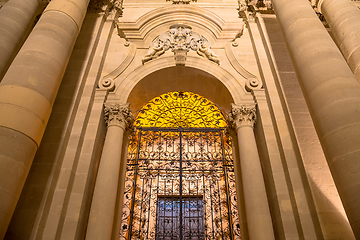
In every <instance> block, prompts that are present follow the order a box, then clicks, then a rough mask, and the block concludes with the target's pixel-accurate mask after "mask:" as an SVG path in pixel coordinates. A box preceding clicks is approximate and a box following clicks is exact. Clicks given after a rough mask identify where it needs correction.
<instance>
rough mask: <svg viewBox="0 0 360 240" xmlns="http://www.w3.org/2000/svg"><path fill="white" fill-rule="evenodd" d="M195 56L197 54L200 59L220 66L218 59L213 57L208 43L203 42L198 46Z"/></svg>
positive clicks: (213, 54)
mask: <svg viewBox="0 0 360 240" xmlns="http://www.w3.org/2000/svg"><path fill="white" fill-rule="evenodd" d="M196 53H197V54H199V55H200V56H202V57H207V58H208V59H209V60H211V61H213V62H215V63H217V64H220V60H219V58H218V57H217V56H216V55H215V53H214V52H213V51H211V50H210V48H209V46H208V43H207V42H203V43H202V44H200V45H199V49H198V50H197V51H196Z"/></svg>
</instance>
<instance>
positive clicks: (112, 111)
mask: <svg viewBox="0 0 360 240" xmlns="http://www.w3.org/2000/svg"><path fill="white" fill-rule="evenodd" d="M129 105H130V104H129V103H127V104H118V103H116V104H111V105H110V104H106V105H105V107H104V119H105V123H106V125H107V127H110V126H114V125H117V126H120V127H121V128H123V129H124V130H125V131H130V132H132V131H133V130H134V117H133V115H132V112H131V110H130V108H129Z"/></svg>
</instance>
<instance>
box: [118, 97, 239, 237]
mask: <svg viewBox="0 0 360 240" xmlns="http://www.w3.org/2000/svg"><path fill="white" fill-rule="evenodd" d="M179 95H180V96H179ZM181 95H182V96H181ZM195 95H196V94H193V93H182V92H173V93H168V94H164V95H162V96H160V97H158V98H155V99H153V100H152V101H150V103H149V104H147V105H146V106H145V107H144V108H143V110H144V111H143V112H140V113H139V114H138V116H137V119H136V121H137V126H138V130H137V134H136V135H135V136H134V138H133V139H132V141H131V142H130V145H129V150H128V152H129V153H128V163H127V176H126V184H125V193H124V206H123V216H122V217H123V218H122V222H121V232H120V239H184V240H185V239H186V240H188V239H192V240H193V239H194V240H195V239H240V228H239V222H238V212H237V203H236V191H235V176H234V167H233V160H232V148H231V142H230V139H229V138H228V137H227V136H226V135H225V134H224V128H223V127H224V126H226V122H225V119H224V117H223V115H222V114H221V112H220V110H219V109H218V108H217V107H216V106H215V105H214V104H212V103H211V102H210V101H209V100H207V99H205V98H203V97H201V96H199V95H196V97H195ZM165 96H168V97H165ZM169 98H171V99H169ZM179 98H184V99H185V100H181V99H179ZM156 99H158V101H163V103H162V104H161V105H162V107H160V104H158V105H156V104H154V103H157V102H158V101H155V100H156ZM167 99H169V100H170V101H169V103H165V100H167ZM198 99H200V101H198ZM203 99H205V100H206V101H204V100H203ZM148 105H150V106H148ZM194 105H195V106H194ZM197 106H198V108H197ZM199 106H203V109H200V107H199ZM212 106H213V107H214V108H215V109H214V108H212ZM176 108H180V109H176ZM186 109H187V111H185V110H186ZM189 109H190V110H191V111H194V113H190V110H189ZM147 111H150V113H149V112H148V113H147ZM181 111H184V112H185V114H184V113H183V112H181ZM196 111H199V112H196ZM201 113H204V114H210V116H213V115H215V117H216V118H215V119H214V118H212V119H211V117H209V116H202V115H201ZM217 113H219V114H220V116H217V115H216V114H217ZM167 114H169V115H167ZM169 116H173V118H175V119H177V120H174V119H170V117H169ZM186 116H187V117H186ZM189 116H196V117H195V119H196V121H195V120H191V118H190V117H189ZM204 119H205V120H206V122H201V121H202V120H204ZM138 120H139V121H138ZM188 120H189V121H188ZM142 124H144V125H145V127H144V125H142ZM193 124H194V125H193ZM219 124H221V126H222V127H219ZM149 125H150V126H153V127H148V126H149ZM159 125H160V126H161V127H159ZM209 125H210V126H211V127H209ZM140 126H141V127H140ZM154 126H156V128H155V127H154ZM164 126H165V127H164ZM195 126H197V128H196V127H195ZM200 126H202V127H200ZM214 126H216V127H214Z"/></svg>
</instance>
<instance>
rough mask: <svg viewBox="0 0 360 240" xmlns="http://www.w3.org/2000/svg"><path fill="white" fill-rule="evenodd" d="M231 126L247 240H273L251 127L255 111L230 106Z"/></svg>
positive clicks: (239, 106) (267, 205)
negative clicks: (240, 176)
mask: <svg viewBox="0 0 360 240" xmlns="http://www.w3.org/2000/svg"><path fill="white" fill-rule="evenodd" d="M229 119H230V123H232V125H233V126H234V128H236V133H237V137H238V144H239V155H240V167H241V174H242V178H241V179H242V182H243V191H244V201H245V211H246V218H247V226H248V232H249V238H250V239H256V240H271V239H275V236H274V230H273V226H272V221H271V215H270V208H269V203H268V198H267V195H266V189H265V182H264V177H263V174H262V169H261V164H260V157H259V153H258V149H257V146H256V141H255V135H254V129H253V126H254V124H255V121H256V107H255V104H253V105H235V104H232V110H231V112H230V116H229Z"/></svg>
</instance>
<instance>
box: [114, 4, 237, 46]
mask: <svg viewBox="0 0 360 240" xmlns="http://www.w3.org/2000/svg"><path fill="white" fill-rule="evenodd" d="M179 23H183V24H187V25H189V26H191V27H193V29H194V30H195V31H197V32H199V33H200V34H201V35H204V36H205V37H206V38H207V39H208V40H209V42H210V43H211V44H212V43H213V42H215V40H216V39H229V40H231V39H233V38H234V36H235V35H236V34H237V33H238V31H239V29H241V26H242V23H241V22H236V23H226V22H225V21H224V20H223V19H221V18H220V17H219V16H217V15H216V14H214V13H213V12H211V11H209V10H206V9H203V8H199V7H196V6H189V5H186V6H184V5H171V6H166V7H162V8H158V9H155V10H153V11H151V12H149V13H147V14H145V15H143V16H142V17H140V18H139V19H138V20H137V21H136V22H133V23H126V22H117V27H118V31H119V35H120V36H121V37H124V38H125V39H127V40H129V41H131V40H133V41H139V40H143V41H144V44H145V46H144V47H148V46H149V44H150V43H151V41H153V40H154V38H155V37H156V36H158V35H159V34H161V33H162V32H164V29H168V28H169V27H170V26H171V25H174V24H179Z"/></svg>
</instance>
